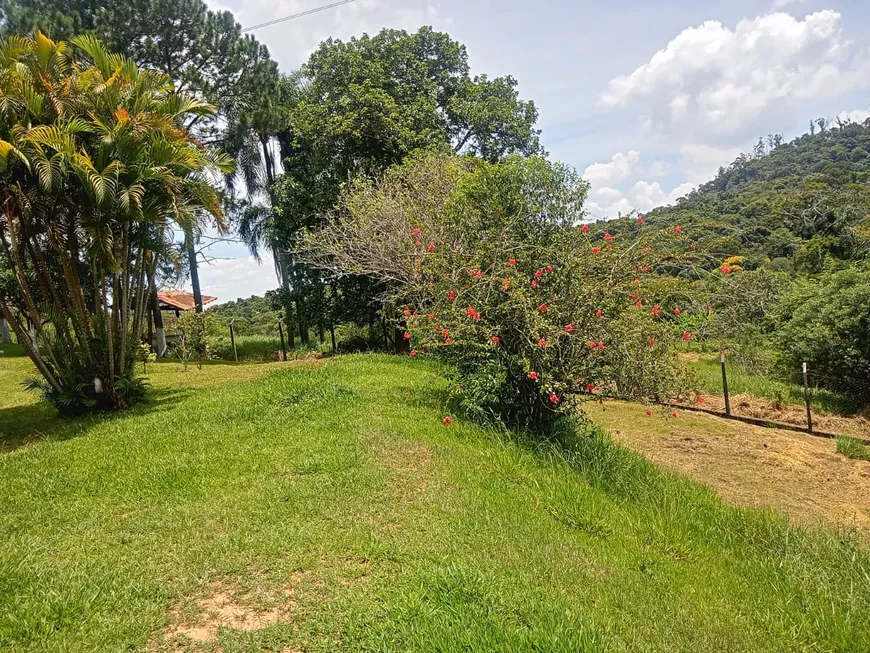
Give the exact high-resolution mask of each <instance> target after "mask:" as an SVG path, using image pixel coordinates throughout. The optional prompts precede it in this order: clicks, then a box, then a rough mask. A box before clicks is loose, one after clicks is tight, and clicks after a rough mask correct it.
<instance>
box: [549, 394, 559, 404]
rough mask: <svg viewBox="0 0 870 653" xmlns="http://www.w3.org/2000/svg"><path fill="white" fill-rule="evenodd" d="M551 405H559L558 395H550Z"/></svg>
mask: <svg viewBox="0 0 870 653" xmlns="http://www.w3.org/2000/svg"><path fill="white" fill-rule="evenodd" d="M550 403H551V404H558V403H559V397H557V396H556V395H550Z"/></svg>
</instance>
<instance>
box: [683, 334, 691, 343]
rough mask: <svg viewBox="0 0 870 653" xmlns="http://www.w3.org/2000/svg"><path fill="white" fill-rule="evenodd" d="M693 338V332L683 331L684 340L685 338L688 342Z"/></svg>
mask: <svg viewBox="0 0 870 653" xmlns="http://www.w3.org/2000/svg"><path fill="white" fill-rule="evenodd" d="M691 339H692V334H691V333H689V332H688V331H683V340H685V341H686V342H688V341H689V340H691Z"/></svg>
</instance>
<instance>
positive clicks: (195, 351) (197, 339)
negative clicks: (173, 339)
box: [178, 311, 208, 369]
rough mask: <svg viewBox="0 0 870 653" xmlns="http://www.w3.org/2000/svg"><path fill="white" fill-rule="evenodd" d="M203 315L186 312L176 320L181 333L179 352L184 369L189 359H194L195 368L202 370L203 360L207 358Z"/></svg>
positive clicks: (206, 339)
mask: <svg viewBox="0 0 870 653" xmlns="http://www.w3.org/2000/svg"><path fill="white" fill-rule="evenodd" d="M206 320H207V317H206V315H205V314H203V313H196V312H194V311H187V312H185V313H182V315H181V317H180V318H179V319H178V329H179V330H180V331H181V342H180V343H179V350H180V354H179V355H180V356H181V359H182V360H183V361H184V368H185V369H187V363H188V361H189V360H190V359H191V358H196V362H197V367H198V368H199V369H202V361H203V359H207V358H208V324H207V323H206Z"/></svg>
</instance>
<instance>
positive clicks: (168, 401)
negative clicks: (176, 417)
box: [0, 388, 196, 455]
mask: <svg viewBox="0 0 870 653" xmlns="http://www.w3.org/2000/svg"><path fill="white" fill-rule="evenodd" d="M195 392H196V388H160V389H151V390H150V391H149V392H148V395H147V397H146V399H145V401H144V402H143V403H141V404H139V405H137V406H135V407H133V408H131V409H130V410H126V411H122V412H119V413H102V414H96V415H85V416H82V417H72V418H64V417H60V416H59V415H58V414H57V411H55V409H54V407H53V406H52V405H51V404H50V403H48V402H47V401H37V402H35V403H32V404H27V405H25V406H10V407H8V408H0V455H2V454H5V453H9V452H11V451H15V450H16V449H20V448H21V447H24V446H26V445H29V444H32V443H34V442H40V441H44V440H55V441H63V440H69V439H72V438H76V437H81V436H83V435H87V434H88V432H89V431H90V429H91V428H93V427H95V426H97V425H99V424H103V423H106V422H112V421H114V420H123V419H128V418H130V417H133V416H138V415H147V414H149V413H154V412H160V411H165V410H167V409H169V408H171V407H172V406H174V405H175V404H176V403H178V402H179V401H183V400H184V399H186V398H187V397H189V396H192V395H193V394H194V393H195Z"/></svg>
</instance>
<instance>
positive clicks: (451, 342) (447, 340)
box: [444, 338, 453, 345]
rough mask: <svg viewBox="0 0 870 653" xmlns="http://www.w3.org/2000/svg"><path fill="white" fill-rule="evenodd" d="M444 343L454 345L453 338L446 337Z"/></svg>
mask: <svg viewBox="0 0 870 653" xmlns="http://www.w3.org/2000/svg"><path fill="white" fill-rule="evenodd" d="M444 344H445V345H452V344H453V339H452V338H444Z"/></svg>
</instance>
